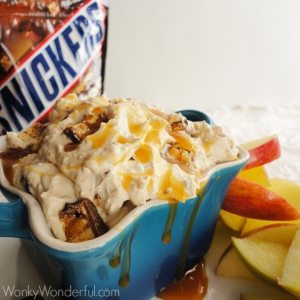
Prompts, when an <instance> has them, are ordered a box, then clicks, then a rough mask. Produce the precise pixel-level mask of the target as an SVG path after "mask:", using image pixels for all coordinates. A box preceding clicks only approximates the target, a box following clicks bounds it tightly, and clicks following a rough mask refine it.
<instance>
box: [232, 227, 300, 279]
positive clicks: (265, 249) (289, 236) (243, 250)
mask: <svg viewBox="0 0 300 300" xmlns="http://www.w3.org/2000/svg"><path fill="white" fill-rule="evenodd" d="M297 229H298V226H297V225H295V224H287V225H283V224H281V225H271V226H268V227H266V228H262V229H261V230H257V231H255V232H252V233H250V234H249V235H248V236H247V237H244V238H234V237H233V238H232V243H233V245H234V247H235V249H236V250H237V252H238V253H239V255H240V256H241V258H242V259H243V260H244V262H245V263H246V264H247V265H248V266H249V267H250V269H251V270H252V271H254V272H255V274H257V275H259V276H260V277H261V278H263V279H264V280H266V281H268V282H272V283H277V279H278V278H279V276H280V275H281V272H282V269H283V266H284V261H285V258H286V256H287V253H288V249H289V246H290V244H291V243H292V240H293V239H294V236H295V234H296V232H297Z"/></svg>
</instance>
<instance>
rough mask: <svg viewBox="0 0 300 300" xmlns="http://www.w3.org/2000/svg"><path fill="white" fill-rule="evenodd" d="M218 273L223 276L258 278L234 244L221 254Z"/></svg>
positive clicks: (247, 278)
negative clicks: (242, 258)
mask: <svg viewBox="0 0 300 300" xmlns="http://www.w3.org/2000/svg"><path fill="white" fill-rule="evenodd" d="M216 274H217V275H218V276H223V277H234V278H242V279H246V280H256V278H255V276H254V275H253V274H252V273H251V272H250V270H249V268H247V266H246V265H245V263H244V262H243V261H242V260H241V258H240V256H239V254H238V252H237V251H236V249H235V248H234V247H233V246H232V245H229V246H228V247H227V248H226V249H225V251H224V252H223V254H222V255H221V257H220V260H219V262H218V265H217V268H216Z"/></svg>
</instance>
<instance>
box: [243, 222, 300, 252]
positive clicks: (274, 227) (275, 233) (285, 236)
mask: <svg viewBox="0 0 300 300" xmlns="http://www.w3.org/2000/svg"><path fill="white" fill-rule="evenodd" d="M298 229H299V225H296V224H271V225H268V226H266V227H263V228H259V229H254V230H252V231H250V232H248V233H247V234H246V235H245V236H242V237H251V238H255V239H258V240H261V241H264V242H270V243H280V244H284V245H286V246H288V247H289V246H290V245H291V243H292V241H293V239H294V237H295V234H296V232H297V230H298Z"/></svg>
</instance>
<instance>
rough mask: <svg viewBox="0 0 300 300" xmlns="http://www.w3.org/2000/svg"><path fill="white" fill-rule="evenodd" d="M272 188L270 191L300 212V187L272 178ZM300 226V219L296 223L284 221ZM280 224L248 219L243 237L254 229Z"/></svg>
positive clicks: (290, 182) (288, 181) (284, 180)
mask: <svg viewBox="0 0 300 300" xmlns="http://www.w3.org/2000/svg"><path fill="white" fill-rule="evenodd" d="M270 183H271V186H270V187H269V189H270V190H271V191H273V192H274V193H276V194H277V195H279V196H281V197H283V198H285V199H286V200H287V201H288V202H289V203H290V204H291V205H293V206H294V207H295V208H296V209H297V210H298V212H300V185H298V184H296V183H295V182H293V181H290V180H286V179H278V178H270ZM287 222H288V223H291V224H300V219H299V220H296V221H284V223H287ZM274 223H276V224H280V223H282V222H280V221H263V220H255V219H246V223H245V225H244V227H243V230H242V235H245V234H247V233H248V232H250V231H252V230H253V229H257V228H262V227H265V226H267V225H271V224H274Z"/></svg>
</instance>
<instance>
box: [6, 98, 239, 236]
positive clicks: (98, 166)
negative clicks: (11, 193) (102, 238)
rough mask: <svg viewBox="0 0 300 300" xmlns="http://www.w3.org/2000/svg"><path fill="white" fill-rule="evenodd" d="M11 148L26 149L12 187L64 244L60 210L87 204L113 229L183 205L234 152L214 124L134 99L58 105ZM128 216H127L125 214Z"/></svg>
mask: <svg viewBox="0 0 300 300" xmlns="http://www.w3.org/2000/svg"><path fill="white" fill-rule="evenodd" d="M7 144H8V148H9V149H21V150H26V151H28V149H29V150H30V149H31V151H29V152H31V153H30V154H27V155H25V156H24V157H23V158H21V159H19V160H18V161H17V162H16V163H15V164H14V165H13V175H12V184H13V185H14V186H16V187H17V188H19V189H21V190H24V191H27V192H30V193H31V194H32V195H33V196H34V197H35V198H36V199H37V200H38V201H39V203H40V204H41V207H42V209H43V212H44V214H45V217H46V219H47V222H48V224H49V226H50V227H51V229H52V231H53V234H54V235H55V236H56V237H57V238H59V239H61V240H66V236H65V232H64V227H63V224H62V222H61V220H60V218H59V213H60V211H61V210H62V209H63V208H64V206H65V205H66V203H73V202H76V201H78V199H82V198H84V199H90V200H91V201H93V203H94V204H95V206H96V208H97V211H98V213H99V215H100V217H101V218H102V220H103V221H104V222H105V223H106V225H108V227H112V226H113V225H114V224H115V223H116V222H117V221H118V220H119V219H120V217H122V216H123V215H124V214H125V213H126V212H127V211H128V209H127V210H126V209H124V207H128V205H124V204H125V203H126V204H128V202H130V206H131V207H134V206H138V205H143V204H145V203H146V202H147V201H149V200H151V199H162V200H166V201H172V202H173V201H185V200H186V199H189V198H191V197H194V196H196V193H197V190H198V189H199V184H200V181H201V178H203V176H205V174H206V173H207V172H208V171H209V170H210V169H211V168H212V167H214V166H216V165H217V164H220V163H223V162H227V161H232V160H236V159H237V157H238V153H239V151H238V148H237V147H236V145H235V143H234V142H233V140H232V139H231V138H229V137H228V136H226V135H225V134H224V132H223V130H222V129H221V128H220V127H218V126H216V125H209V124H207V123H206V122H204V121H201V122H191V121H188V120H186V118H185V117H183V116H182V115H181V114H178V113H172V114H167V113H164V112H162V111H160V110H158V109H157V108H155V107H151V106H148V105H146V104H144V103H140V102H137V101H134V100H126V99H114V100H109V99H107V98H106V97H105V96H102V97H98V98H91V99H89V100H88V101H85V102H82V101H80V100H79V99H78V98H77V97H76V95H74V94H70V95H68V96H67V97H65V98H63V99H61V100H59V101H58V102H57V103H56V106H55V108H54V110H53V112H52V114H51V116H50V118H49V123H48V124H46V125H45V127H43V129H42V130H39V134H37V133H36V132H34V134H28V133H27V132H22V133H14V132H9V133H8V134H7ZM124 212H125V213H124Z"/></svg>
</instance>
